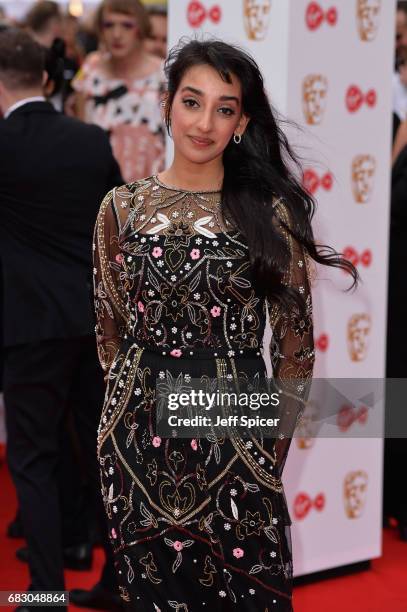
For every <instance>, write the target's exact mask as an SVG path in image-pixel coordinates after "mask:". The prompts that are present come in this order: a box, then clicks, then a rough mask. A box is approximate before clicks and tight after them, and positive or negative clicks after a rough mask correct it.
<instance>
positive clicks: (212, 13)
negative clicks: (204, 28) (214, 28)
mask: <svg viewBox="0 0 407 612" xmlns="http://www.w3.org/2000/svg"><path fill="white" fill-rule="evenodd" d="M221 18H222V10H221V8H220V6H219V5H218V4H215V5H214V6H212V7H211V8H210V9H209V10H207V9H206V8H205V7H204V5H203V4H202V3H201V2H199V0H192V2H190V3H189V4H188V8H187V20H188V23H189V25H190V26H191V27H192V28H200V27H201V25H202V24H203V22H204V21H205V19H209V20H210V21H212V23H215V24H216V23H219V22H220V20H221Z"/></svg>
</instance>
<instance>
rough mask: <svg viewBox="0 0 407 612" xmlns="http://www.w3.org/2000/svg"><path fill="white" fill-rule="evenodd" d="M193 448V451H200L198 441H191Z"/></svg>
mask: <svg viewBox="0 0 407 612" xmlns="http://www.w3.org/2000/svg"><path fill="white" fill-rule="evenodd" d="M191 447H192V450H197V449H198V444H197V443H196V440H191Z"/></svg>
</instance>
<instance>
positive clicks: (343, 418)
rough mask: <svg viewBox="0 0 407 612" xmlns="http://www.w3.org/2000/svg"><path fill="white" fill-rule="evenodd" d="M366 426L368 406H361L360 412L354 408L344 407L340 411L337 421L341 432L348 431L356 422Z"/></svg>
mask: <svg viewBox="0 0 407 612" xmlns="http://www.w3.org/2000/svg"><path fill="white" fill-rule="evenodd" d="M356 421H357V422H358V423H360V424H361V425H364V424H365V423H366V421H367V408H366V406H361V407H360V408H359V409H358V410H356V408H354V407H353V406H346V405H345V406H342V408H341V409H340V411H339V412H338V416H337V419H336V422H337V425H338V428H339V429H340V430H341V431H347V430H348V429H349V427H351V425H353V423H355V422H356Z"/></svg>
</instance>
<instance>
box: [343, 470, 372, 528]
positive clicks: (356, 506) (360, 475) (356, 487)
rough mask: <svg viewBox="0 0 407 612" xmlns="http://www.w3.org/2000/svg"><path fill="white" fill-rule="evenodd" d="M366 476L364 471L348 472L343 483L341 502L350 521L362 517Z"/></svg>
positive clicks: (365, 492)
mask: <svg viewBox="0 0 407 612" xmlns="http://www.w3.org/2000/svg"><path fill="white" fill-rule="evenodd" d="M367 483H368V476H367V473H366V472H365V471H364V470H356V471H355V472H349V474H347V475H346V476H345V480H344V481H343V498H344V499H343V501H344V505H345V512H346V516H347V517H348V518H350V519H352V518H359V517H360V516H361V515H362V512H363V509H364V507H365V503H366V494H367Z"/></svg>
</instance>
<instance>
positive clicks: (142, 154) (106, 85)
mask: <svg viewBox="0 0 407 612" xmlns="http://www.w3.org/2000/svg"><path fill="white" fill-rule="evenodd" d="M97 27H98V31H99V33H100V35H101V40H102V42H103V45H104V49H103V50H101V51H97V52H94V53H91V54H90V55H88V57H87V58H86V59H85V61H84V63H83V64H82V66H81V68H80V70H79V72H78V74H77V75H76V77H75V78H74V80H73V81H72V87H73V89H74V90H75V92H76V94H75V98H76V100H75V106H76V115H77V116H78V117H79V118H80V119H82V120H83V121H86V122H87V123H95V124H96V125H99V126H100V127H101V128H103V129H104V130H106V131H107V132H108V133H109V135H110V142H111V144H112V149H113V153H114V155H115V157H116V159H117V161H118V163H119V166H120V171H121V173H122V176H123V178H124V180H125V181H134V180H136V179H139V178H144V177H145V176H148V175H149V174H152V173H155V172H159V171H160V170H163V168H164V155H165V131H164V124H163V121H162V117H161V112H160V97H161V94H162V91H163V87H164V81H165V78H164V72H163V65H162V64H163V62H162V60H161V58H158V57H156V56H155V55H153V54H152V53H149V52H148V51H146V50H145V48H144V42H145V39H146V37H147V35H148V33H149V19H148V14H147V12H146V9H145V8H144V6H143V5H142V3H141V2H140V1H139V0H103V1H102V3H101V4H100V6H99V8H98V12H97Z"/></svg>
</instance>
